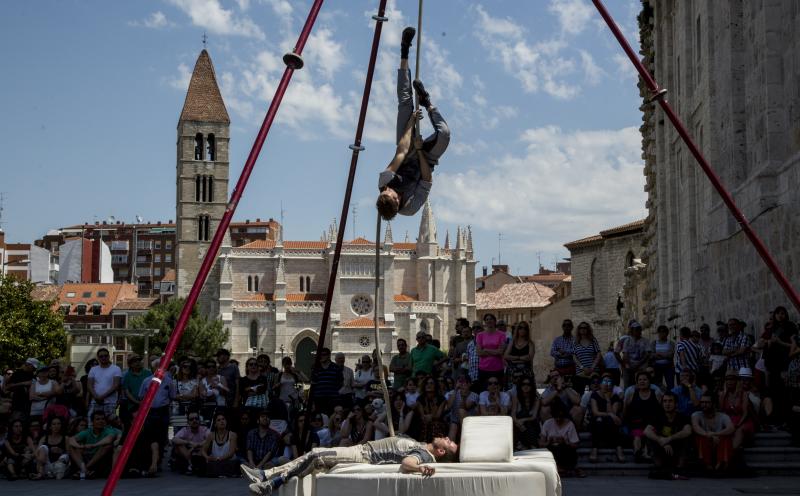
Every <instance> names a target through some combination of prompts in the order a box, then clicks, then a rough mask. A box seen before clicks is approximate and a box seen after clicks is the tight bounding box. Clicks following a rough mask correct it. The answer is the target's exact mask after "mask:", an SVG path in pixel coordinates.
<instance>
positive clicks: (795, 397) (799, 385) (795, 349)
mask: <svg viewBox="0 0 800 496" xmlns="http://www.w3.org/2000/svg"><path fill="white" fill-rule="evenodd" d="M786 390H787V400H788V401H787V403H786V405H787V409H788V410H789V411H790V412H791V413H790V415H789V418H790V424H791V431H792V436H793V439H795V441H800V335H798V334H795V335H794V336H792V347H791V348H790V349H789V366H788V368H787V371H786ZM794 444H795V445H800V443H798V442H795V443H794Z"/></svg>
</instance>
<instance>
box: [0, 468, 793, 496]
mask: <svg viewBox="0 0 800 496" xmlns="http://www.w3.org/2000/svg"><path fill="white" fill-rule="evenodd" d="M103 484H104V481H99V480H98V481H82V482H80V481H72V480H64V481H38V482H31V481H16V482H8V481H5V480H0V495H21V496H73V495H96V494H100V492H101V490H102V488H103ZM114 494H115V495H116V496H155V495H156V494H164V495H169V496H172V495H175V496H184V495H186V496H205V495H209V496H223V495H224V496H228V495H242V496H246V495H247V485H246V484H245V483H244V481H242V480H241V479H199V478H196V477H184V476H179V475H175V474H171V473H169V474H164V475H162V476H161V477H159V478H156V479H139V480H122V481H121V482H120V483H119V485H118V486H117V490H116V491H115V492H114ZM604 494H605V495H608V496H611V495H614V496H639V495H641V496H645V495H646V496H659V495H665V496H666V495H674V494H680V496H711V495H713V496H728V495H735V496H746V495H748V494H751V495H777V496H780V495H800V478H798V477H757V478H754V479H729V480H715V479H692V480H689V481H675V482H672V481H651V480H649V479H647V478H645V477H635V476H628V477H587V478H586V479H565V480H564V496H584V495H585V496H597V495H604ZM496 496H501V495H496Z"/></svg>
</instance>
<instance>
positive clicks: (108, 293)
mask: <svg viewBox="0 0 800 496" xmlns="http://www.w3.org/2000/svg"><path fill="white" fill-rule="evenodd" d="M100 293H105V294H104V295H103V296H100ZM84 294H87V295H88V296H84ZM70 295H71V296H70ZM131 298H136V286H135V285H134V284H128V283H68V284H64V285H63V286H61V292H60V293H59V295H58V301H57V302H56V304H55V305H54V306H55V308H58V307H59V306H60V305H70V307H73V306H74V305H78V304H85V305H87V306H88V307H89V308H91V306H92V305H94V304H95V303H100V304H101V305H102V309H101V310H100V314H101V315H109V314H110V313H111V310H112V309H113V308H114V306H115V304H116V303H117V302H118V301H119V300H124V299H131ZM72 311H73V309H72V308H70V312H72Z"/></svg>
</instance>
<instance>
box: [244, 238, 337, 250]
mask: <svg viewBox="0 0 800 496" xmlns="http://www.w3.org/2000/svg"><path fill="white" fill-rule="evenodd" d="M275 244H276V243H275V240H272V239H259V240H256V241H251V242H250V243H247V244H246V245H242V246H240V247H238V248H237V249H239V250H241V249H245V250H272V249H274V248H275ZM283 247H284V248H285V249H287V250H324V249H325V248H327V247H328V242H327V241H284V242H283Z"/></svg>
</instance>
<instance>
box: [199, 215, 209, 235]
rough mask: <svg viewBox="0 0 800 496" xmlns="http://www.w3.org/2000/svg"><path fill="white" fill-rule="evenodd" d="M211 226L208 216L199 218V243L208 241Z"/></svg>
mask: <svg viewBox="0 0 800 496" xmlns="http://www.w3.org/2000/svg"><path fill="white" fill-rule="evenodd" d="M209 224H210V221H209V219H208V215H201V216H200V217H198V218H197V239H198V241H208V233H209V230H210V229H209Z"/></svg>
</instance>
